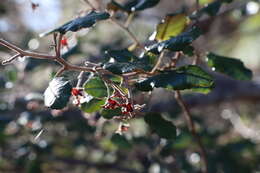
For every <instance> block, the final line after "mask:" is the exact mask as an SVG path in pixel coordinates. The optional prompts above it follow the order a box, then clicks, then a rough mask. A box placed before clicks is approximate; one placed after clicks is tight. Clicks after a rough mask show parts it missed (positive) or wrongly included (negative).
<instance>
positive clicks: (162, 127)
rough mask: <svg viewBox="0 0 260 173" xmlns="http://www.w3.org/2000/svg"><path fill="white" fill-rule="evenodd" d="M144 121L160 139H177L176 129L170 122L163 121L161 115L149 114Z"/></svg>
mask: <svg viewBox="0 0 260 173" xmlns="http://www.w3.org/2000/svg"><path fill="white" fill-rule="evenodd" d="M144 120H145V122H146V123H147V124H148V125H149V127H150V128H151V129H152V130H153V131H155V132H156V133H157V134H158V135H159V136H160V137H162V138H166V139H174V138H175V137H176V127H175V126H174V125H173V124H172V123H171V122H170V121H167V120H165V119H163V118H162V116H161V115H160V114H158V113H148V114H146V115H145V117H144Z"/></svg>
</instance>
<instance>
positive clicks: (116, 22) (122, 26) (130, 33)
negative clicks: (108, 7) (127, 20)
mask: <svg viewBox="0 0 260 173" xmlns="http://www.w3.org/2000/svg"><path fill="white" fill-rule="evenodd" d="M110 21H111V22H112V23H114V24H116V25H117V26H119V27H120V28H121V29H122V30H124V31H125V32H126V33H127V34H128V35H129V37H131V38H132V40H133V41H134V43H135V44H136V45H137V46H138V47H139V48H141V49H143V50H144V51H145V48H144V46H143V45H142V44H141V43H140V42H139V41H138V40H137V38H136V37H135V35H134V34H133V33H132V32H131V31H130V30H129V29H128V27H125V26H124V25H123V24H121V23H120V22H118V21H117V20H116V19H114V18H110Z"/></svg>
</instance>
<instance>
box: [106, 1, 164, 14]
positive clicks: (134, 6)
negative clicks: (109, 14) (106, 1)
mask: <svg viewBox="0 0 260 173" xmlns="http://www.w3.org/2000/svg"><path fill="white" fill-rule="evenodd" d="M159 1H160V0H128V1H127V2H126V3H124V4H119V3H117V2H116V1H114V0H112V1H111V4H110V6H111V5H113V6H114V7H113V8H114V9H115V7H116V8H118V9H120V10H123V11H126V12H129V13H130V12H134V11H141V10H145V9H147V8H152V7H154V6H155V5H157V4H158V3H159Z"/></svg>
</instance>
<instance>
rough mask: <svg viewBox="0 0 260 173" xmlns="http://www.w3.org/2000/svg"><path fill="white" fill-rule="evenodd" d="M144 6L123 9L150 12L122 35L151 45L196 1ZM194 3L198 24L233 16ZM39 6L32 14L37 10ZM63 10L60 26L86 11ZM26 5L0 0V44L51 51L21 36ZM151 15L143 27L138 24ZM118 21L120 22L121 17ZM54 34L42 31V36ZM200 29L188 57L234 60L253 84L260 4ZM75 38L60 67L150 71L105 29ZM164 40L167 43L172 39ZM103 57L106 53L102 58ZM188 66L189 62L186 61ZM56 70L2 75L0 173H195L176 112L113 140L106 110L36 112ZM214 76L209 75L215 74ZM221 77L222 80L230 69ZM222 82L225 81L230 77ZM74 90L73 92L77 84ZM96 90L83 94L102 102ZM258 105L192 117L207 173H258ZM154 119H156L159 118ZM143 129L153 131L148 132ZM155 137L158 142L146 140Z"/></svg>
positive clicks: (27, 65) (193, 152) (26, 33)
mask: <svg viewBox="0 0 260 173" xmlns="http://www.w3.org/2000/svg"><path fill="white" fill-rule="evenodd" d="M234 1H235V2H238V1H239V0H234ZM37 2H38V1H37ZM46 2H47V1H46ZM118 2H121V1H118ZM142 2H143V3H141V4H139V6H137V7H135V6H136V5H138V4H137V3H136V2H135V3H134V4H133V5H132V6H129V7H128V6H127V10H126V11H127V12H130V11H132V7H134V8H136V10H138V9H143V8H149V9H148V11H144V12H142V13H140V14H137V15H136V17H135V18H134V20H133V22H132V24H131V25H130V29H131V30H133V31H134V33H135V34H136V35H141V36H140V37H138V38H140V41H144V40H142V38H148V37H149V35H150V34H151V33H152V32H151V31H153V30H154V29H155V28H156V24H157V23H158V22H159V21H158V19H162V18H164V16H166V15H167V14H168V13H169V14H172V13H174V12H176V11H177V10H179V9H180V8H182V7H183V6H186V7H187V8H192V7H193V6H194V3H195V1H194V2H192V1H188V2H186V3H185V2H184V1H183V2H182V1H177V0H175V1H174V2H173V1H172V0H165V1H162V2H160V3H159V4H158V6H156V7H154V8H151V9H150V7H151V6H153V4H152V5H149V4H148V5H144V4H145V2H148V1H142ZM154 2H155V4H156V3H157V2H156V1H154ZM199 2H200V7H201V9H202V10H201V11H200V12H199V13H200V14H199V15H202V13H203V15H204V14H205V13H206V14H209V15H217V12H218V11H219V10H220V11H221V8H222V7H226V6H227V7H229V6H228V5H230V6H232V3H231V4H226V3H223V4H222V7H221V8H220V7H219V8H220V9H217V8H218V4H217V8H215V7H214V8H213V11H212V5H211V6H207V8H206V7H205V4H208V3H216V2H215V1H212V0H200V1H199ZM239 2H240V1H239ZM241 2H243V0H241ZM41 3H44V2H43V1H42V2H41ZM41 3H40V6H39V9H41V8H42V4H41ZM61 3H62V4H63V6H62V7H59V8H62V9H63V10H64V11H63V17H62V18H61V19H60V20H61V21H60V22H59V24H62V23H65V21H68V20H67V19H68V18H69V17H71V16H75V15H76V14H77V13H76V12H75V9H78V11H77V12H80V10H84V9H85V7H86V6H87V5H85V4H84V3H80V1H79V2H77V3H75V1H73V2H72V1H69V0H66V1H64V2H63V1H62V2H61ZM249 3H254V4H255V5H256V4H257V5H258V6H253V7H252V4H251V11H250V8H249ZM83 4H84V5H83ZM120 4H121V3H120ZM122 4H123V3H122ZM173 4H174V5H173ZM26 5H27V6H28V5H29V6H30V3H29V1H21V2H20V3H19V2H18V1H7V0H4V1H3V2H1V3H0V17H1V18H0V37H4V38H7V39H9V40H13V41H14V42H15V43H17V44H19V45H22V47H23V48H26V49H32V48H31V47H30V46H29V44H28V42H29V41H30V40H32V39H36V40H37V41H38V42H39V43H40V47H37V49H38V50H39V51H53V50H52V49H51V48H50V47H49V45H50V44H51V43H50V41H49V40H51V38H47V39H46V38H38V36H37V35H38V34H39V33H40V32H38V31H33V30H29V29H28V26H27V25H26V24H25V23H23V22H22V20H21V16H22V14H24V13H23V12H22V7H23V6H26ZM213 5H214V4H213ZM117 7H118V8H120V9H121V10H122V9H123V10H125V8H126V7H124V6H122V5H120V6H119V5H117ZM209 7H211V8H209ZM257 7H258V10H257V11H256V12H254V13H252V8H257ZM14 9H17V10H14ZM29 9H30V8H29ZM30 10H31V9H30ZM25 12H26V11H25ZM45 12H46V11H45ZM37 13H38V12H37V9H36V10H35V12H34V14H35V15H37ZM151 14H152V15H151ZM149 15H150V17H151V18H147V17H145V16H149ZM117 17H118V18H124V16H120V15H118V16H117ZM182 17H183V16H182ZM216 18H217V17H216ZM8 23H9V25H8ZM182 24H183V23H182ZM57 25H58V24H57ZM54 27H55V26H49V28H50V29H52V28H54ZM5 28H7V30H5ZM181 28H182V27H181ZM202 28H203V32H204V33H205V35H204V36H203V37H202V38H201V39H199V40H198V42H195V43H194V44H193V45H192V46H193V47H195V48H196V49H199V50H201V51H205V50H212V51H213V50H214V52H215V51H216V52H217V53H219V54H221V55H222V54H223V55H224V54H225V55H227V56H230V57H238V58H240V59H241V60H242V61H244V62H245V64H246V66H248V67H249V68H250V69H251V68H252V69H253V70H254V71H255V78H257V77H258V75H259V69H260V68H259V65H260V61H259V44H258V43H259V40H260V37H259V34H260V14H259V1H248V2H246V3H242V5H240V6H238V7H236V8H235V9H234V10H233V11H232V12H230V13H227V14H226V15H223V16H221V17H220V18H219V19H216V21H213V20H212V21H211V22H210V24H206V25H204V26H203V27H202ZM77 34H78V35H77V38H78V39H76V40H75V38H74V37H75V35H73V34H72V33H67V34H66V35H65V36H66V37H67V38H68V41H69V44H70V45H72V46H71V47H70V49H69V51H66V48H63V51H64V53H63V57H64V58H66V59H67V60H69V61H70V62H72V63H74V64H80V63H82V62H84V61H86V60H87V61H92V62H103V63H104V64H105V62H107V60H108V59H110V58H114V59H115V61H114V62H110V64H105V66H106V67H107V69H108V70H110V71H111V72H113V73H115V74H121V73H122V72H123V71H125V70H127V71H133V70H135V69H143V67H144V66H143V65H144V64H146V65H147V64H148V65H149V64H152V65H154V61H153V57H152V56H151V55H147V59H146V61H145V62H140V60H139V59H137V57H136V56H135V55H132V54H129V52H127V51H126V50H125V49H124V48H125V47H127V46H128V45H129V41H128V40H127V39H125V38H126V35H125V34H124V33H123V32H121V30H120V29H118V28H117V27H114V26H113V25H111V24H109V23H106V22H101V23H100V24H98V25H97V26H95V27H94V29H93V30H91V31H88V30H87V29H84V30H82V31H80V32H79V33H77ZM169 35H171V36H172V34H169ZM184 36H185V35H184ZM186 36H187V35H186ZM188 36H190V35H188ZM185 38H186V37H185ZM185 38H184V37H181V38H180V40H182V41H183V40H184V41H185ZM192 39H193V38H192ZM25 40H27V41H25ZM161 40H164V39H161ZM187 40H188V41H187V42H184V43H183V44H185V46H186V45H187V46H190V42H189V41H190V37H189V38H188V39H187ZM176 41H179V40H176V38H175V39H171V41H170V42H169V41H168V42H162V43H157V44H155V48H156V53H157V52H158V44H160V45H162V44H163V48H165V49H174V50H176V49H178V47H177V48H176V47H174V44H175V42H176ZM34 44H36V43H34ZM152 45H153V44H152ZM148 46H149V45H148ZM106 50H107V51H108V52H107V53H104V52H105V51H106ZM111 50H113V51H111ZM4 52H5V53H4ZM118 54H120V57H122V55H123V56H124V57H125V59H127V60H130V61H131V66H129V63H128V64H127V65H126V64H124V63H125V59H123V60H122V59H119V58H118ZM7 56H9V55H8V54H6V49H3V48H2V47H0V59H1V60H2V58H4V57H7ZM145 56H146V55H145ZM186 61H190V59H187V60H186ZM234 62H235V63H232V62H231V64H233V65H234V66H235V65H236V62H237V61H234ZM182 63H183V62H182ZM111 64H112V65H111ZM213 66H214V65H213ZM213 66H212V67H213ZM214 67H215V66H214ZM57 69H58V68H57V65H56V64H55V63H51V62H45V61H42V60H35V59H23V58H20V59H19V61H17V62H15V63H14V64H12V65H8V66H1V67H0V71H1V73H0V172H1V173H2V172H3V173H16V172H24V173H41V172H43V173H58V172H64V173H83V172H90V173H99V172H108V173H109V172H111V173H121V172H122V173H127V172H133V173H135V172H136V173H140V172H144V173H145V172H149V173H170V172H176V173H185V172H187V173H198V172H200V171H199V167H200V163H201V161H200V160H201V158H200V155H199V154H198V148H197V145H196V144H195V141H194V139H193V137H192V136H191V134H190V133H189V131H188V129H187V127H186V126H185V123H184V120H183V118H182V116H181V112H180V111H179V107H177V106H175V104H174V103H173V104H172V105H173V106H175V108H174V109H175V110H176V111H174V112H162V113H161V114H159V115H160V116H159V117H160V118H159V120H158V119H156V118H155V119H147V118H137V119H134V120H132V121H130V122H129V123H130V129H129V130H128V131H127V132H126V133H124V135H119V134H115V133H114V132H115V131H116V130H117V126H118V122H116V121H112V120H108V121H105V120H104V118H107V119H109V118H112V117H113V115H115V114H116V113H115V112H113V113H112V114H111V112H109V110H102V111H100V112H96V111H97V110H100V108H101V106H102V105H103V104H104V102H105V101H104V100H103V98H102V99H101V98H92V99H90V101H89V102H86V104H88V105H87V106H86V105H85V106H84V105H82V107H81V109H82V110H83V111H81V110H79V109H78V108H76V107H75V106H72V105H68V107H66V108H64V109H62V110H50V109H46V108H45V107H44V104H43V102H44V100H43V97H42V94H43V92H44V90H45V88H46V87H47V85H48V82H49V81H50V80H51V78H52V77H53V73H54V72H56V71H57ZM218 69H219V68H218ZM218 69H217V68H216V70H218ZM149 70H150V68H149ZM220 70H221V71H222V70H224V71H225V72H226V70H229V69H227V68H224V69H220ZM225 72H224V73H225ZM229 72H230V71H228V73H227V74H230V73H229ZM232 72H235V71H232ZM174 74H175V73H174ZM77 75H78V74H77V73H76V74H74V73H73V74H72V73H70V74H69V77H70V79H75V78H76V76H77ZM231 76H233V73H232V75H231ZM233 77H234V76H233ZM235 77H236V75H235ZM240 77H241V76H240ZM161 80H162V79H161V78H160V80H159V81H158V83H159V84H160V85H162V81H161ZM73 82H74V83H76V81H73ZM93 82H99V81H98V80H96V81H93ZM182 82H185V81H182ZM159 84H158V85H159ZM167 86H168V84H167ZM104 89H105V88H104V86H103V87H102V88H94V89H93V88H91V86H86V87H85V90H87V92H89V94H91V95H93V97H99V96H102V97H103V96H104V94H103V90H104ZM93 91H94V92H93ZM220 94H221V93H220ZM136 98H137V102H142V101H147V102H148V100H145V99H144V98H141V96H140V95H137V96H136ZM138 98H139V100H138ZM153 99H157V100H161V99H163V98H162V96H161V95H153ZM258 104H259V101H256V100H254V101H252V103H251V102H249V103H247V102H246V103H245V102H242V101H241V102H233V101H232V100H231V101H228V103H219V104H216V105H209V106H201V107H197V108H194V110H193V111H194V119H195V122H196V126H197V127H198V129H199V134H200V135H201V136H202V139H203V143H205V147H206V149H207V152H208V160H209V165H210V166H209V168H210V173H215V172H216V173H234V172H235V173H256V172H259V171H260V167H259V163H260V152H259V146H260V145H259V143H260V140H259V128H258V127H259V126H258V124H259V121H260V120H259V112H260V110H259V106H258ZM89 105H91V106H89ZM116 111H118V110H116ZM118 112H120V110H119V111H118ZM227 112H229V113H228V115H226V114H227ZM232 112H233V113H232ZM234 112H237V113H238V114H239V115H236V113H234ZM154 114H156V115H157V113H154ZM103 117H104V118H103ZM232 117H240V122H242V123H243V124H245V125H247V127H250V129H249V130H251V131H252V130H253V133H256V135H255V136H253V137H251V136H250V135H248V136H245V135H243V134H241V133H240V131H239V130H238V129H237V128H236V124H234V122H233V121H231V120H232ZM157 118H158V117H157ZM147 122H148V124H149V123H150V124H153V125H152V126H150V127H148V125H147ZM154 122H161V123H162V124H165V125H164V126H163V128H160V127H157V125H158V124H156V123H154ZM236 123H239V122H236ZM173 124H175V126H176V127H175V126H173ZM251 126H252V128H251ZM151 127H153V128H151ZM176 128H177V133H176V134H175V133H172V134H171V135H170V136H163V135H162V136H161V137H163V138H160V137H159V136H158V134H159V135H160V134H161V131H163V132H164V131H168V130H169V129H176ZM242 130H244V131H246V130H248V129H242ZM156 131H157V134H156V133H154V132H156ZM174 132H175V131H174ZM162 134H164V133H162ZM175 135H176V137H175ZM165 138H167V139H165Z"/></svg>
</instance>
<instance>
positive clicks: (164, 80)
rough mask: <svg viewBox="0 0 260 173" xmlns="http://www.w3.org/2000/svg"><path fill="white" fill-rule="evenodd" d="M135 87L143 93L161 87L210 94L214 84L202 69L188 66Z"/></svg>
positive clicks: (157, 76) (164, 73)
mask: <svg viewBox="0 0 260 173" xmlns="http://www.w3.org/2000/svg"><path fill="white" fill-rule="evenodd" d="M135 86H136V87H137V89H139V90H141V91H151V90H153V88H154V87H156V88H159V87H161V88H167V89H174V90H184V89H192V90H194V91H198V92H202V93H208V92H209V91H210V90H211V89H212V88H213V87H214V82H213V79H212V77H211V76H210V75H209V74H208V73H206V72H205V71H203V70H202V69H201V68H200V67H198V66H195V65H188V66H183V67H180V68H178V69H176V70H172V71H165V72H162V73H161V74H158V75H155V76H153V77H150V78H148V79H146V80H144V81H141V82H139V83H136V84H135Z"/></svg>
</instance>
